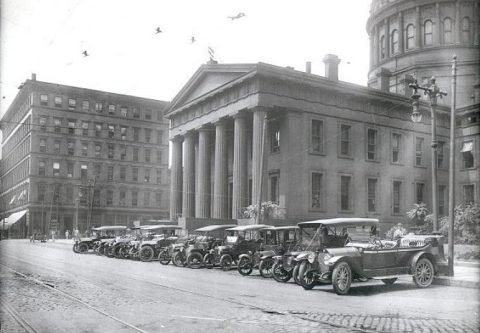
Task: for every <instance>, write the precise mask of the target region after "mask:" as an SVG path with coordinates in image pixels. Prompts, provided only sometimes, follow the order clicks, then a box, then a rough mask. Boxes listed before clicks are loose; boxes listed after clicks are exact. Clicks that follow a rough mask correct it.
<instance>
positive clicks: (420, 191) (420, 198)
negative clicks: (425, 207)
mask: <svg viewBox="0 0 480 333" xmlns="http://www.w3.org/2000/svg"><path fill="white" fill-rule="evenodd" d="M424 194H425V184H424V183H415V202H416V203H417V204H420V203H424V202H425V198H424Z"/></svg>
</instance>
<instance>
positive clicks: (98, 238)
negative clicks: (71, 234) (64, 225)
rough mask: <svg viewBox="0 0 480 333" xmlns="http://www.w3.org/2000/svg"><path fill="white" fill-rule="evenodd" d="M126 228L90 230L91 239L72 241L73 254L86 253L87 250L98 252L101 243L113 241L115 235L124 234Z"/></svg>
mask: <svg viewBox="0 0 480 333" xmlns="http://www.w3.org/2000/svg"><path fill="white" fill-rule="evenodd" d="M126 229H127V227H125V226H102V227H97V228H92V233H93V234H94V236H93V237H83V238H78V239H75V240H74V244H73V252H75V253H87V252H88V250H94V252H97V251H98V248H99V246H100V244H101V243H102V242H108V241H109V240H111V239H114V238H115V237H116V236H117V235H120V234H122V233H124V232H125V230H126Z"/></svg>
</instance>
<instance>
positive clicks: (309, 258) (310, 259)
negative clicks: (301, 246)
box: [307, 252, 315, 264]
mask: <svg viewBox="0 0 480 333" xmlns="http://www.w3.org/2000/svg"><path fill="white" fill-rule="evenodd" d="M307 260H308V262H309V263H311V264H313V263H314V262H315V253H313V252H312V253H310V254H309V255H308V257H307Z"/></svg>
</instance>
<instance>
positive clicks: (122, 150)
mask: <svg viewBox="0 0 480 333" xmlns="http://www.w3.org/2000/svg"><path fill="white" fill-rule="evenodd" d="M126 157H127V147H126V146H125V145H120V160H122V161H124V160H125V159H126Z"/></svg>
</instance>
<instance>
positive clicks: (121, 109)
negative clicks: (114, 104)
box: [120, 106, 128, 117]
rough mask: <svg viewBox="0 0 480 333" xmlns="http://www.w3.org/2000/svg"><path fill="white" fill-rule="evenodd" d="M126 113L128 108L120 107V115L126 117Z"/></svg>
mask: <svg viewBox="0 0 480 333" xmlns="http://www.w3.org/2000/svg"><path fill="white" fill-rule="evenodd" d="M127 114H128V109H127V107H126V106H122V107H120V115H121V116H122V117H126V116H127Z"/></svg>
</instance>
